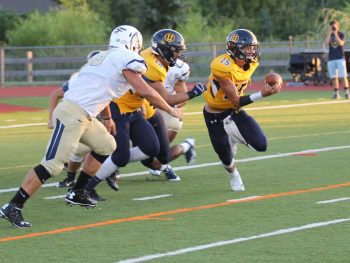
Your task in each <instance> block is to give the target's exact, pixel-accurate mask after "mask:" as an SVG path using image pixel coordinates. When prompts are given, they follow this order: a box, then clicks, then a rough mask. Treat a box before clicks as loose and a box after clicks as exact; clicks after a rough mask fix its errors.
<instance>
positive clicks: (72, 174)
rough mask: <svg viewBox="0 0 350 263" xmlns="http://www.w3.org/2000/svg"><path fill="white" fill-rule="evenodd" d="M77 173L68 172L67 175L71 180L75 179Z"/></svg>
mask: <svg viewBox="0 0 350 263" xmlns="http://www.w3.org/2000/svg"><path fill="white" fill-rule="evenodd" d="M76 175H77V173H76V172H67V177H68V178H69V179H71V180H74V178H75V176H76Z"/></svg>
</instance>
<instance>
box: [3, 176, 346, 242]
mask: <svg viewBox="0 0 350 263" xmlns="http://www.w3.org/2000/svg"><path fill="white" fill-rule="evenodd" d="M348 186H350V182H346V183H342V184H333V185H327V186H322V187H316V188H310V189H301V190H294V191H289V192H281V193H275V194H266V195H262V196H257V197H254V198H249V199H240V200H231V201H229V202H227V201H226V202H221V203H214V204H207V205H202V206H195V207H185V208H179V209H175V210H170V211H163V212H156V213H152V214H146V215H140V216H133V217H127V218H119V219H113V220H107V221H100V222H96V223H91V224H87V225H80V226H71V227H65V228H58V229H54V230H50V231H45V232H34V233H30V234H26V235H18V236H9V237H3V238H0V243H2V242H9V241H15V240H21V239H28V238H33V237H41V236H49V235H56V234H62V233H66V232H73V231H78V230H82V229H90V228H96V227H102V226H108V225H116V224H120V223H129V222H135V221H143V220H150V219H155V218H157V219H159V217H161V216H169V215H177V214H182V213H188V212H195V211H201V210H208V209H213V208H217V207H224V206H229V205H235V204H239V203H248V202H254V201H259V200H266V199H272V198H277V197H283V196H291V195H299V194H305V193H312V192H317V191H325V190H330V189H336V188H340V187H348ZM6 223H7V224H8V222H6Z"/></svg>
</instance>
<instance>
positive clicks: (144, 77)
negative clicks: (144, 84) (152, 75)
mask: <svg viewBox="0 0 350 263" xmlns="http://www.w3.org/2000/svg"><path fill="white" fill-rule="evenodd" d="M142 78H143V80H145V81H148V82H156V81H154V80H150V79H149V78H147V77H146V76H145V75H142Z"/></svg>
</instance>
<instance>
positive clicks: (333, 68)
mask: <svg viewBox="0 0 350 263" xmlns="http://www.w3.org/2000/svg"><path fill="white" fill-rule="evenodd" d="M327 66H328V75H329V79H330V80H331V81H332V86H333V90H334V94H333V97H332V99H339V98H340V94H339V80H338V74H337V73H338V72H337V62H336V60H330V61H328V62H327Z"/></svg>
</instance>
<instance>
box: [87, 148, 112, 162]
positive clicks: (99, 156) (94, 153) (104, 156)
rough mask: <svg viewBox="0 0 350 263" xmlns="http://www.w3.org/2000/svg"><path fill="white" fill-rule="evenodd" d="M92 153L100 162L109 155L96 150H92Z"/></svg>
mask: <svg viewBox="0 0 350 263" xmlns="http://www.w3.org/2000/svg"><path fill="white" fill-rule="evenodd" d="M91 155H92V156H93V157H94V158H95V159H96V160H97V161H98V162H100V163H103V162H104V161H105V160H106V159H107V158H108V156H109V155H102V154H98V153H96V152H94V151H92V152H91Z"/></svg>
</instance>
